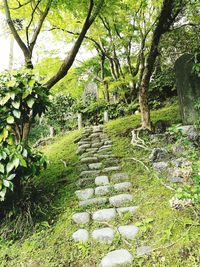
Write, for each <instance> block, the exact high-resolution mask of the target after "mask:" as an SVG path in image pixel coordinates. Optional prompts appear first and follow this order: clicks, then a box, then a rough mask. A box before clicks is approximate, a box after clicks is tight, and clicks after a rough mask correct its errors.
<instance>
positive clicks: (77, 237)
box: [72, 229, 89, 242]
mask: <svg viewBox="0 0 200 267" xmlns="http://www.w3.org/2000/svg"><path fill="white" fill-rule="evenodd" d="M72 237H73V239H74V241H81V242H87V241H88V239H89V233H88V231H87V230H85V229H79V230H78V231H76V232H75V233H73V235H72Z"/></svg>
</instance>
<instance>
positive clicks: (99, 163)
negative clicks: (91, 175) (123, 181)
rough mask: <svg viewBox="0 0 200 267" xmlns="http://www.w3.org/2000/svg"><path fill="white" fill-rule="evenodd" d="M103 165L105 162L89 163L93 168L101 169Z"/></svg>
mask: <svg viewBox="0 0 200 267" xmlns="http://www.w3.org/2000/svg"><path fill="white" fill-rule="evenodd" d="M102 166H103V163H102V162H97V163H91V164H89V168H90V169H91V170H99V169H101V168H102Z"/></svg>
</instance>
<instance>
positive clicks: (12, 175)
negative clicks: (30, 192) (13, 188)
mask: <svg viewBox="0 0 200 267" xmlns="http://www.w3.org/2000/svg"><path fill="white" fill-rule="evenodd" d="M14 178H15V174H11V175H9V176H8V178H7V180H8V181H10V180H12V179H14Z"/></svg>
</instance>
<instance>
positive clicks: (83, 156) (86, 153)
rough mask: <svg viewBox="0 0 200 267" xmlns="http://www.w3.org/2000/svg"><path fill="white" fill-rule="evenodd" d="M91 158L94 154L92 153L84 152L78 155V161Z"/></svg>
mask: <svg viewBox="0 0 200 267" xmlns="http://www.w3.org/2000/svg"><path fill="white" fill-rule="evenodd" d="M89 157H90V158H93V157H94V153H92V152H85V153H83V154H82V155H80V159H83V158H89Z"/></svg>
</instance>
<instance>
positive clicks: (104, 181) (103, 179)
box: [95, 175, 109, 185]
mask: <svg viewBox="0 0 200 267" xmlns="http://www.w3.org/2000/svg"><path fill="white" fill-rule="evenodd" d="M95 184H96V185H108V184H109V179H108V176H105V175H103V176H97V177H96V178H95Z"/></svg>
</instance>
